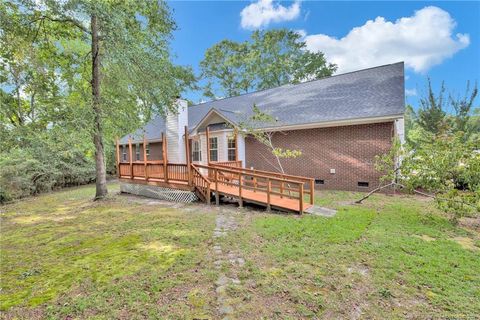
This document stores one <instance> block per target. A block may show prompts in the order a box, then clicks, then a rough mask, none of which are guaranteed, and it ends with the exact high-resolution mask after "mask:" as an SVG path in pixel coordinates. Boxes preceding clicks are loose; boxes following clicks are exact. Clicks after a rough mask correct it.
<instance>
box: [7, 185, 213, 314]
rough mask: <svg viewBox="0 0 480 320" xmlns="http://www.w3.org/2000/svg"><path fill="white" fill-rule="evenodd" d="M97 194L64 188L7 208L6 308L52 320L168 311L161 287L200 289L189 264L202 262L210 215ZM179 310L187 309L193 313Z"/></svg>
mask: <svg viewBox="0 0 480 320" xmlns="http://www.w3.org/2000/svg"><path fill="white" fill-rule="evenodd" d="M110 187H111V190H110V192H111V193H116V192H118V186H116V185H111V186H110ZM93 191H94V190H93V188H92V187H83V188H76V189H68V190H65V191H62V192H55V193H51V194H47V195H42V196H39V197H36V198H30V199H26V200H23V201H20V202H17V203H15V204H11V205H8V206H5V207H4V208H2V237H1V273H2V281H1V286H2V289H1V309H2V310H10V312H11V313H12V314H16V315H18V316H19V317H21V318H30V317H31V316H32V315H31V314H30V312H31V310H39V311H38V312H40V313H41V314H42V316H45V317H47V316H50V317H55V318H56V317H62V316H63V317H64V316H66V315H70V316H78V317H80V318H87V317H90V316H93V315H100V317H101V318H117V317H122V315H123V316H127V317H128V315H129V314H133V315H135V317H138V316H139V315H142V314H143V315H149V314H155V315H158V314H160V315H161V314H162V313H163V314H164V315H168V314H171V310H168V309H167V308H166V306H164V305H162V304H159V303H158V301H160V300H161V299H162V296H163V295H164V294H168V292H169V291H173V292H175V291H178V290H180V291H182V290H183V291H185V290H186V293H187V294H188V293H189V291H190V290H191V289H195V288H194V287H195V286H192V288H189V283H195V281H196V280H195V278H194V276H193V274H192V270H196V269H197V266H198V265H200V264H202V262H203V260H204V259H205V254H206V250H207V249H208V244H207V241H208V239H209V238H210V236H211V232H212V231H211V230H212V229H213V227H214V215H212V214H209V213H205V212H203V213H201V214H190V215H186V214H185V213H184V212H181V211H179V210H175V209H172V208H165V207H163V208H162V207H160V206H154V205H146V204H145V201H141V202H135V201H131V200H128V199H127V198H125V197H115V196H112V197H111V198H110V199H108V200H106V201H101V202H96V203H94V202H92V201H91V197H92V195H93V194H94V192H93ZM206 272H207V271H205V272H204V274H205V279H206V281H207V282H206V284H207V285H209V279H208V274H207V273H206ZM200 287H205V286H203V285H201V286H200ZM196 290H198V289H196ZM172 305H175V302H172ZM179 305H181V304H179ZM45 306H46V307H45ZM182 308H184V307H182ZM182 308H180V307H179V309H178V310H179V312H180V314H181V315H182V316H183V315H186V314H190V313H191V312H194V313H195V312H196V310H194V309H195V308H193V307H192V306H188V304H187V305H186V309H183V310H182ZM12 310H13V311H12ZM173 314H175V313H173Z"/></svg>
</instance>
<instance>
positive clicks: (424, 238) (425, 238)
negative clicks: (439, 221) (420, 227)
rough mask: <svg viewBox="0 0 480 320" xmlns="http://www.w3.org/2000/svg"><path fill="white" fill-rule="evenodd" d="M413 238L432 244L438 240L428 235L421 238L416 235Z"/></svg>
mask: <svg viewBox="0 0 480 320" xmlns="http://www.w3.org/2000/svg"><path fill="white" fill-rule="evenodd" d="M413 236H414V237H415V238H418V239H422V240H423V241H427V242H432V241H435V240H437V239H436V238H432V237H430V236H429V235H426V234H422V235H421V236H419V235H418V234H415V235H413Z"/></svg>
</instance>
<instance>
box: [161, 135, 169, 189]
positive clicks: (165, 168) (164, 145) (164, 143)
mask: <svg viewBox="0 0 480 320" xmlns="http://www.w3.org/2000/svg"><path fill="white" fill-rule="evenodd" d="M167 157H168V155H167V138H166V137H165V134H164V133H163V132H162V158H163V180H164V181H165V182H168V166H167V162H168V159H167Z"/></svg>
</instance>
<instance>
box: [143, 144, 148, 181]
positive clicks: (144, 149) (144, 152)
mask: <svg viewBox="0 0 480 320" xmlns="http://www.w3.org/2000/svg"><path fill="white" fill-rule="evenodd" d="M143 165H144V168H143V170H144V172H145V181H148V172H147V169H148V164H147V138H145V135H143Z"/></svg>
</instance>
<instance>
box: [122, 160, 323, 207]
mask: <svg viewBox="0 0 480 320" xmlns="http://www.w3.org/2000/svg"><path fill="white" fill-rule="evenodd" d="M241 165H242V164H241V162H240V161H232V162H228V163H211V164H210V165H198V164H190V165H188V164H179V163H163V162H162V161H145V162H130V163H118V169H119V178H120V180H121V181H124V182H129V183H137V184H149V185H157V186H162V187H167V188H173V189H182V190H191V191H195V193H196V194H197V196H198V197H199V198H200V199H201V200H202V201H204V202H206V203H208V204H210V202H211V201H212V199H215V202H216V203H217V204H219V203H220V197H221V196H226V197H231V198H234V199H237V201H238V202H239V204H240V206H242V205H243V203H244V202H250V203H255V204H258V205H262V206H265V207H266V208H267V210H270V209H278V210H285V211H293V212H297V213H300V214H301V213H303V212H304V211H305V210H307V209H308V208H310V207H311V206H313V204H314V196H315V190H314V180H313V179H311V178H306V177H299V176H292V175H285V174H281V173H276V172H270V171H260V170H252V169H246V168H242V167H241Z"/></svg>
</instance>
